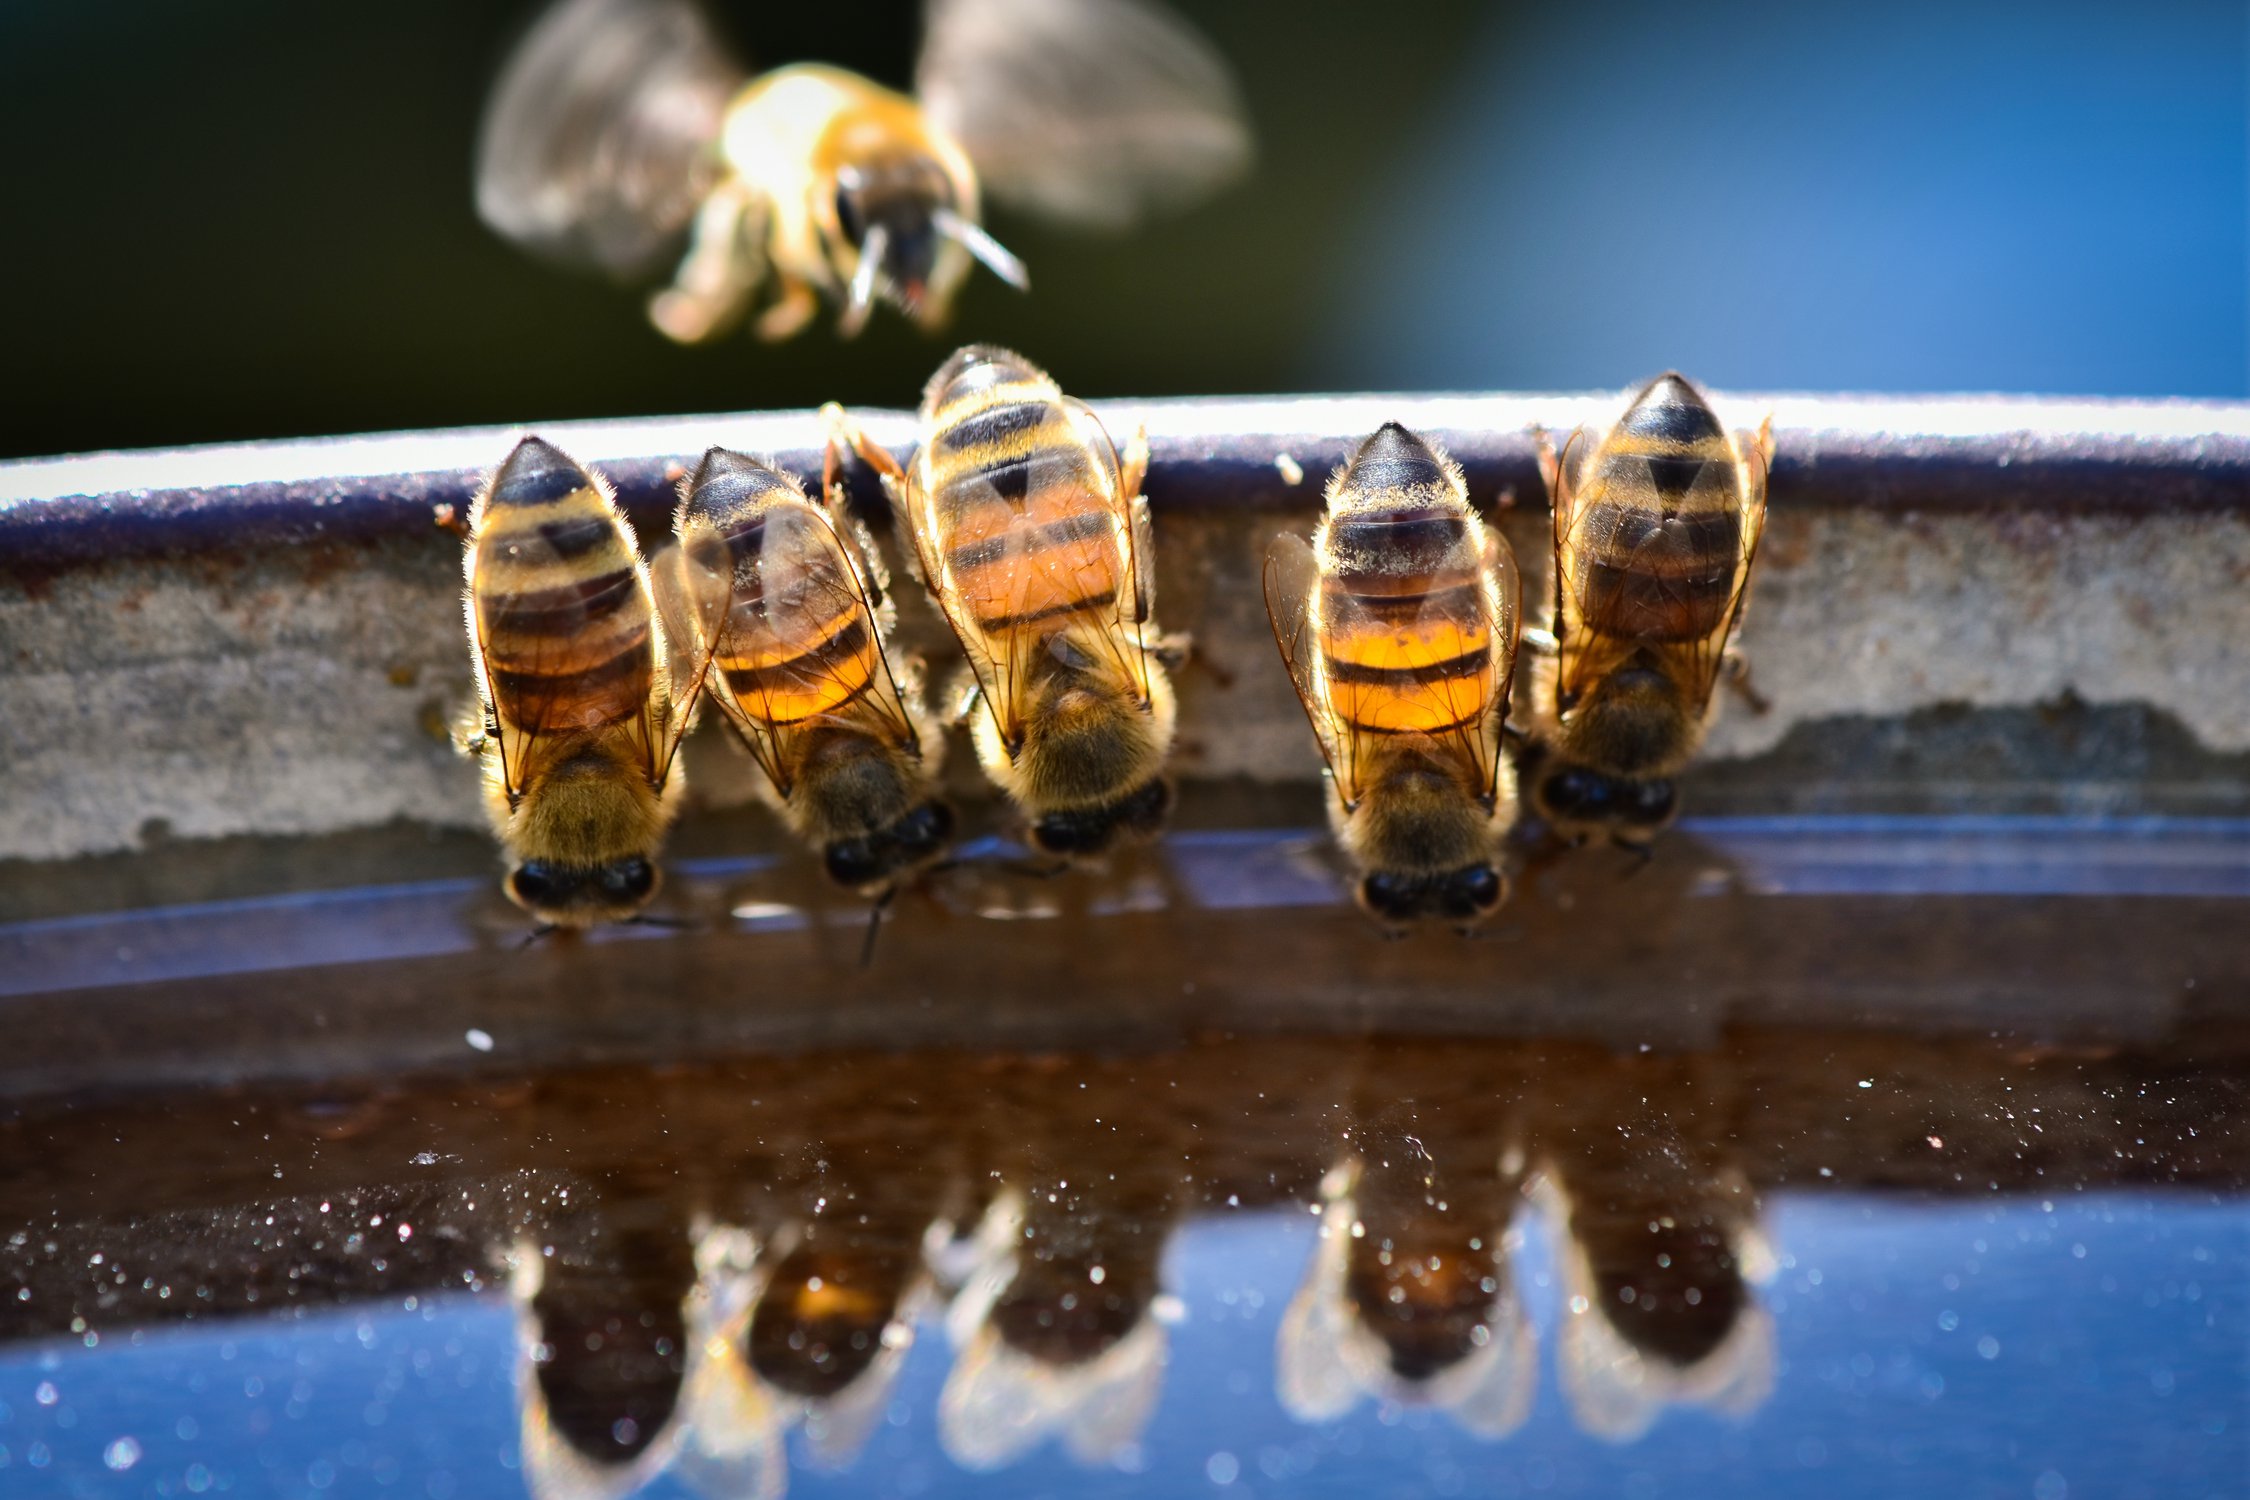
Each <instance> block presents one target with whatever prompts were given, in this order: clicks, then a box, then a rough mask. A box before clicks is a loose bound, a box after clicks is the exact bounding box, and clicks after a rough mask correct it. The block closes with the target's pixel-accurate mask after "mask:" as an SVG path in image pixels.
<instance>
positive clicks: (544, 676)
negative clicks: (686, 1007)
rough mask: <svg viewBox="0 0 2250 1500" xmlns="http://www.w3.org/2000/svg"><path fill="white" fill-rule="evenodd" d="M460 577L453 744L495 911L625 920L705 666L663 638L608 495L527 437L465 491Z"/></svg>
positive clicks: (650, 877) (676, 800) (660, 830)
mask: <svg viewBox="0 0 2250 1500" xmlns="http://www.w3.org/2000/svg"><path fill="white" fill-rule="evenodd" d="M463 569H464V571H465V572H466V574H467V575H468V597H467V599H466V600H465V609H464V613H465V614H466V616H467V619H468V627H469V646H470V652H471V655H472V656H473V657H474V659H475V663H474V664H475V668H476V679H477V697H478V710H479V713H478V717H477V721H476V722H475V723H474V724H473V725H471V726H468V732H467V733H466V734H465V735H464V737H463V744H464V748H465V749H467V750H468V751H469V752H470V753H471V754H472V755H474V756H476V757H477V759H478V760H479V761H481V762H482V764H483V767H484V801H485V809H486V812H487V814H488V815H489V816H490V818H491V820H492V827H493V830H494V832H495V833H497V834H498V835H499V838H500V842H501V845H502V847H503V848H504V849H505V850H506V852H507V858H508V866H509V869H508V879H507V892H508V896H509V899H510V900H512V901H514V902H515V903H516V904H517V905H518V906H520V907H522V908H524V909H525V910H526V911H528V912H530V913H531V914H532V915H533V916H534V917H537V918H538V919H539V921H540V923H541V924H542V927H543V928H552V927H590V926H592V925H594V924H595V923H597V922H603V921H613V922H614V921H624V920H628V919H630V918H632V917H634V916H635V915H636V914H637V913H638V912H639V911H640V910H641V908H642V907H643V906H645V905H647V903H648V901H649V898H650V897H651V896H653V895H654V894H655V893H656V888H657V882H658V874H657V869H656V856H657V853H658V850H659V848H660V847H661V846H662V844H663V842H664V833H665V830H666V829H667V828H668V827H670V826H671V823H672V819H673V817H674V816H675V815H676V814H677V813H678V811H679V805H680V795H681V792H682V790H683V788H684V783H683V779H682V778H681V777H680V776H679V775H678V774H676V773H675V772H674V770H673V767H672V757H673V754H674V752H675V751H677V750H678V748H679V743H680V736H681V735H682V734H683V733H684V732H685V731H686V729H687V724H688V717H689V712H690V710H691V709H692V708H693V706H694V703H695V697H696V693H697V691H698V690H699V688H700V686H701V683H702V679H703V671H704V668H705V667H706V666H707V665H708V659H707V658H705V659H700V660H699V659H697V657H696V655H695V652H694V649H693V646H692V644H691V643H689V642H686V641H682V640H679V639H677V638H676V637H670V636H667V634H666V632H665V630H664V628H663V626H662V624H661V622H660V621H659V620H658V618H657V614H656V610H655V607H654V603H653V597H652V595H651V593H650V588H649V578H648V570H647V569H646V567H645V566H644V565H643V564H642V562H641V557H640V550H639V548H638V546H637V544H636V543H635V541H634V538H633V528H632V527H631V526H630V525H628V524H627V522H626V520H625V518H624V517H623V516H622V515H620V514H618V511H617V507H616V505H615V503H614V502H613V501H612V499H611V495H610V488H609V485H608V483H607V481H605V480H603V479H602V478H601V476H600V475H598V474H595V473H594V472H593V471H592V470H589V469H586V468H582V467H580V466H579V465H578V464H577V463H575V462H573V461H572V460H571V459H570V458H569V457H568V456H567V455H565V454H564V453H562V452H561V451H560V450H559V449H556V448H554V447H551V446H549V445H548V444H546V443H543V442H541V441H540V440H539V439H538V438H535V437H527V438H525V439H524V440H523V441H522V442H520V443H518V444H517V445H516V447H515V451H514V452H512V453H510V454H509V455H508V459H507V461H506V462H505V463H503V464H502V465H501V466H500V468H499V471H498V472H497V473H495V474H494V475H493V476H492V482H491V483H490V484H488V485H486V486H485V487H484V489H483V490H481V491H479V492H478V494H477V498H476V501H475V503H474V505H473V506H472V507H471V509H470V512H469V543H468V548H467V551H466V553H465V555H464V558H463Z"/></svg>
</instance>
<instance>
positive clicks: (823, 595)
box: [696, 501, 922, 797]
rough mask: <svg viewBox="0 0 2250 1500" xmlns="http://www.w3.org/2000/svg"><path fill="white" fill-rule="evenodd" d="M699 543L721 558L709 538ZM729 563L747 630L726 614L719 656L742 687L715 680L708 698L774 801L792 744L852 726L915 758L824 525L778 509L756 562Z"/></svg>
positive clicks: (784, 782)
mask: <svg viewBox="0 0 2250 1500" xmlns="http://www.w3.org/2000/svg"><path fill="white" fill-rule="evenodd" d="M696 534H698V535H702V536H708V537H709V538H710V541H709V542H707V543H706V544H705V545H706V547H709V546H716V547H717V548H718V550H719V552H720V553H722V554H725V553H726V550H727V549H726V543H725V542H724V541H723V540H720V539H719V538H718V534H717V531H716V529H715V528H712V527H709V526H703V527H699V528H696ZM729 560H730V561H731V562H732V563H733V567H732V569H731V570H730V572H729V578H730V580H731V582H732V584H733V586H734V587H733V592H732V593H730V599H731V598H732V597H735V596H737V595H739V596H742V597H748V598H752V599H755V600H756V601H757V602H756V603H755V604H754V605H752V606H751V610H752V613H751V616H750V618H748V619H745V618H744V614H743V612H742V611H741V610H739V609H734V608H731V607H730V608H729V609H728V610H727V611H726V612H725V617H724V620H723V623H722V625H721V627H720V633H721V634H722V635H723V637H724V639H723V641H722V644H721V647H720V654H721V655H722V656H724V657H725V658H726V660H727V662H728V663H729V664H730V665H731V666H733V667H735V668H736V669H737V672H738V673H739V679H740V680H738V678H737V676H736V675H734V674H730V673H729V672H727V671H723V670H722V671H721V672H720V674H719V676H718V677H717V678H715V679H713V685H712V696H713V697H715V698H716V699H717V700H718V701H719V703H720V705H721V706H722V707H723V708H725V710H726V712H727V716H728V718H729V719H730V720H731V721H732V722H733V723H734V725H735V727H736V728H737V729H738V730H740V731H741V733H742V736H743V739H744V741H745V742H746V743H747V744H748V745H749V747H750V752H751V754H752V755H753V756H754V757H755V758H756V759H757V761H758V764H759V766H760V767H761V768H762V769H763V770H764V771H765V773H766V775H767V776H768V777H769V778H771V779H772V781H773V784H774V787H775V789H776V790H778V791H779V792H780V793H781V794H782V795H783V796H784V797H786V796H788V795H789V794H790V792H791V791H792V790H793V789H794V788H793V786H792V783H791V780H790V769H789V768H790V767H792V766H793V765H794V764H795V763H796V761H795V756H794V754H793V753H792V752H793V749H794V745H795V742H796V740H797V739H798V738H799V737H801V736H802V735H804V734H806V733H807V732H809V731H811V730H814V729H817V728H822V727H836V726H842V725H849V726H851V727H854V728H858V729H861V730H865V731H868V732H870V733H873V734H875V735H876V736H878V737H880V738H882V739H884V740H887V741H889V742H890V743H892V744H895V745H901V746H904V747H906V748H908V749H909V750H911V751H912V752H913V753H915V754H916V755H919V754H920V753H921V748H922V747H921V742H920V738H919V736H918V735H917V734H916V733H915V729H914V722H913V719H912V718H911V716H909V715H908V713H907V712H906V709H905V706H904V703H903V701H902V699H901V697H900V694H899V688H898V680H897V678H896V677H895V676H894V675H893V674H892V672H891V664H890V657H889V655H888V653H887V652H886V650H885V649H884V642H883V632H882V628H881V624H880V621H879V620H878V618H877V614H876V610H875V607H874V604H873V603H872V601H871V599H870V596H869V592H868V587H867V582H866V580H865V579H864V578H863V577H862V575H861V571H860V568H859V566H858V565H857V564H856V563H855V562H854V560H853V558H852V555H851V552H850V550H849V549H848V547H847V546H846V544H845V542H844V540H843V538H842V537H841V536H840V535H839V534H838V533H837V531H836V528H835V525H834V523H833V522H832V521H831V520H830V518H829V517H828V515H827V513H826V512H824V511H822V510H821V509H820V508H819V507H817V506H814V505H811V504H809V503H806V502H803V501H786V502H782V503H780V504H776V505H774V506H773V507H772V508H771V509H770V510H769V511H768V513H767V520H766V524H765V526H764V528H763V529H762V530H761V531H760V533H759V540H758V543H757V550H756V551H755V552H753V553H751V554H750V555H748V556H744V557H740V558H734V557H732V556H731V554H729ZM808 647H809V648H810V649H807V648H808ZM823 648H825V649H823ZM744 669H747V670H744Z"/></svg>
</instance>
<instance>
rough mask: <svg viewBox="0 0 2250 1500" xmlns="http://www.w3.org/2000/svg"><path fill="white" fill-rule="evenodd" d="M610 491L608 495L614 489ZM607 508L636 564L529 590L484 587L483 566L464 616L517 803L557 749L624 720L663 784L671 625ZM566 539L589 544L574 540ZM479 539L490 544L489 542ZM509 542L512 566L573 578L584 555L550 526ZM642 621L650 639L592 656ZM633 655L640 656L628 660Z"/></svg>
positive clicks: (626, 531) (652, 775)
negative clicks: (606, 656)
mask: <svg viewBox="0 0 2250 1500" xmlns="http://www.w3.org/2000/svg"><path fill="white" fill-rule="evenodd" d="M602 493H603V494H604V496H605V497H606V496H607V493H608V491H607V489H606V488H605V489H604V490H603V491H602ZM605 509H606V510H607V512H608V519H609V523H610V524H611V525H612V526H614V527H615V528H616V531H617V539H618V541H620V542H621V543H622V544H623V553H624V556H626V557H630V558H631V560H632V561H631V566H630V567H623V568H619V569H617V570H616V571H615V572H614V573H609V574H602V575H599V576H596V577H593V578H585V579H580V580H577V581H573V582H569V583H564V584H560V585H557V586H555V587H553V588H543V589H538V590H535V591H533V592H531V593H528V594H509V593H504V592H499V591H485V590H480V587H479V584H480V580H479V578H478V577H477V576H476V574H475V572H472V574H471V577H470V580H469V598H468V601H467V606H466V609H465V613H466V615H467V617H468V625H469V636H470V639H471V640H472V641H473V642H474V643H475V646H476V659H477V688H478V692H479V693H480V695H481V696H482V698H483V700H484V704H485V707H486V710H487V717H488V720H489V723H488V728H490V729H494V730H496V731H497V734H496V735H495V741H496V744H497V746H498V749H499V753H500V768H501V774H502V777H503V783H504V785H505V786H506V787H507V790H508V796H509V799H510V801H511V803H512V802H513V801H514V799H515V798H517V797H520V796H521V795H522V794H523V791H524V789H525V788H526V787H528V786H529V785H530V784H531V783H532V782H533V781H535V780H537V779H538V776H539V773H540V771H541V770H542V769H543V767H544V763H545V760H546V758H547V757H548V756H549V755H550V754H552V753H553V752H555V751H556V750H558V749H562V748H566V747H568V746H569V745H570V744H571V743H572V742H573V740H574V739H575V738H576V737H577V736H578V735H580V734H582V733H584V732H586V731H589V730H601V729H605V728H607V727H609V726H613V725H617V724H619V723H620V722H621V721H623V722H626V723H628V724H629V725H630V727H631V729H632V730H633V732H635V733H636V734H637V735H638V737H639V738H640V741H641V748H642V750H643V752H644V755H645V756H646V764H647V767H648V772H649V780H650V783H651V784H652V785H656V786H661V785H663V781H664V770H665V764H666V761H665V759H664V754H663V752H662V750H661V747H662V745H663V743H664V733H663V727H662V716H663V714H664V712H665V707H666V703H667V701H668V699H667V696H666V694H665V692H664V690H663V685H662V684H661V683H660V681H659V680H658V667H659V666H660V664H661V662H660V653H661V651H662V650H663V632H662V630H661V628H660V627H659V626H658V624H657V622H656V619H655V609H654V600H653V597H652V595H651V592H650V579H649V575H648V571H647V569H646V568H645V567H644V566H643V564H642V563H641V561H640V556H639V551H638V548H637V546H636V545H635V543H634V541H633V533H632V530H631V528H630V527H628V526H627V525H625V523H624V520H623V518H622V517H620V516H618V515H617V513H616V511H615V509H614V507H613V506H611V505H609V504H608V503H607V502H606V498H605ZM574 524H575V523H574ZM566 540H570V541H571V544H572V545H573V546H574V547H580V550H581V551H582V550H583V548H582V546H580V544H579V543H578V542H577V541H576V540H575V539H573V538H566ZM477 545H478V546H479V547H482V546H484V545H488V543H487V542H485V541H484V540H482V539H480V541H479V543H478V544H477ZM500 545H504V546H505V547H506V548H507V549H508V552H509V554H510V562H511V564H513V565H514V566H516V567H518V568H520V569H522V570H524V571H526V572H532V573H537V572H543V571H544V572H551V573H552V574H553V575H555V576H562V577H568V576H569V575H570V573H571V572H572V571H573V564H572V562H571V560H570V559H571V557H572V556H573V555H576V554H566V553H565V552H564V551H563V549H562V548H561V547H559V546H558V545H557V544H556V541H555V537H554V535H553V534H551V532H550V530H549V529H547V528H538V529H533V530H528V531H520V532H511V533H510V534H509V537H508V540H507V541H506V542H505V543H504V544H500ZM474 555H475V554H474V553H472V556H474ZM621 560H622V559H621ZM581 561H582V559H581ZM636 625H637V626H638V627H639V628H640V629H642V630H645V632H646V637H645V639H644V640H643V642H642V643H641V644H639V645H637V646H630V647H628V648H627V649H626V652H624V653H621V654H620V656H619V657H618V658H617V659H616V660H615V661H613V662H611V663H608V664H603V663H600V662H598V661H595V662H589V661H587V660H585V659H584V658H585V656H586V654H587V651H588V649H589V648H588V644H587V643H588V642H589V641H591V642H594V643H595V645H596V647H598V646H599V644H600V643H602V642H614V641H618V640H623V639H626V638H628V637H630V636H631V635H632V634H633V633H634V632H635V629H636ZM495 636H505V637H506V638H507V640H508V642H509V645H508V647H507V648H506V651H505V656H506V660H505V663H502V662H500V661H496V660H495V658H494V642H493V637H495ZM628 654H637V655H638V660H637V661H630V662H628V661H625V660H624V656H625V655H628ZM605 668H606V669H605Z"/></svg>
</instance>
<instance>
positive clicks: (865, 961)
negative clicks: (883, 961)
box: [859, 885, 898, 969]
mask: <svg viewBox="0 0 2250 1500" xmlns="http://www.w3.org/2000/svg"><path fill="white" fill-rule="evenodd" d="M897 894H898V887H897V886H895V885H894V886H886V887H885V888H884V890H883V894H882V895H880V896H877V897H876V898H875V904H874V905H873V906H871V907H869V908H868V909H867V936H866V937H865V938H864V939H862V940H861V942H860V945H859V966H860V967H861V968H863V969H872V968H874V967H875V937H876V934H878V933H880V932H881V931H882V930H883V913H884V911H885V910H886V909H888V908H889V906H890V904H891V898H892V897H893V896H895V895H897Z"/></svg>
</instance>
